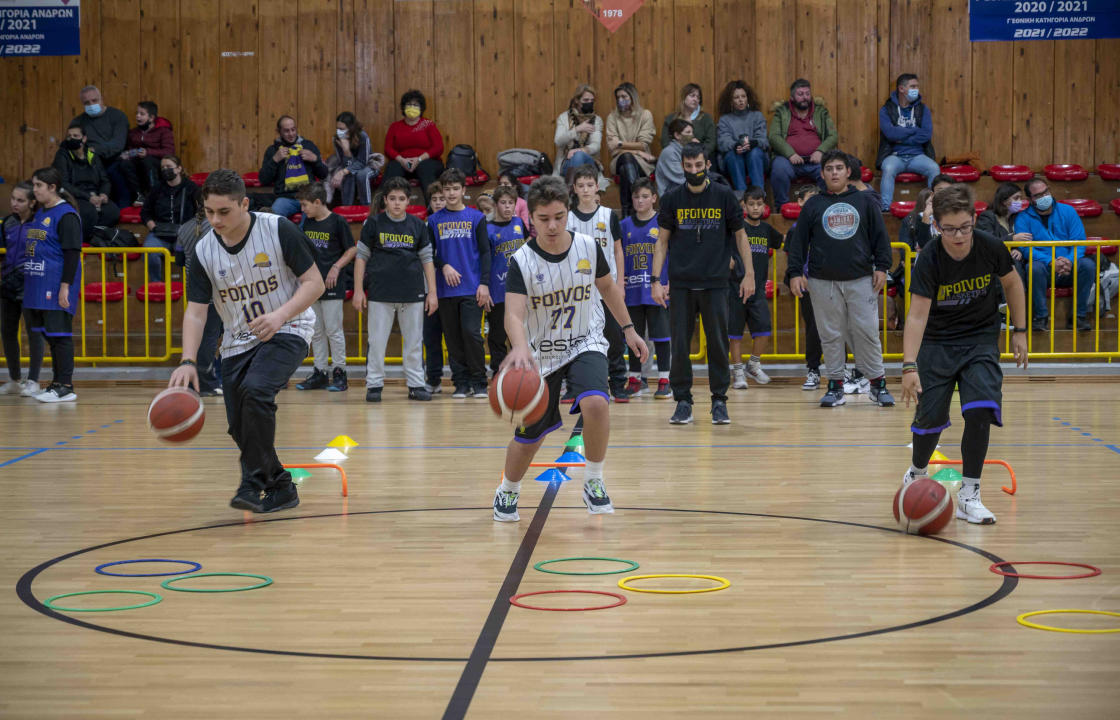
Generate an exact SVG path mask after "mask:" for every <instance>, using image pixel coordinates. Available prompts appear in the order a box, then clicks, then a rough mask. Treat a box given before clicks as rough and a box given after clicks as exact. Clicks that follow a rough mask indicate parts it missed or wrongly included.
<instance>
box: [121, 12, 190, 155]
mask: <svg viewBox="0 0 1120 720" xmlns="http://www.w3.org/2000/svg"><path fill="white" fill-rule="evenodd" d="M181 45H182V35H181V33H180V32H179V3H176V2H168V0H142V1H141V3H140V97H139V98H138V100H151V101H152V102H154V103H155V104H156V105H158V106H159V114H160V116H161V117H165V118H167V119H168V120H170V121H171V125H172V129H173V130H174V131H175V132H176V133H178V132H179V126H180V124H181V115H180V107H181V105H182V99H181V96H180V94H179V93H180V87H181V83H180V80H179V71H180V47H181ZM121 110H123V111H124V112H125V114H127V115H128V116H129V118H130V120H132V123H134V122H135V118H134V115H135V107H133V106H129V107H122V108H121ZM132 123H130V124H132Z"/></svg>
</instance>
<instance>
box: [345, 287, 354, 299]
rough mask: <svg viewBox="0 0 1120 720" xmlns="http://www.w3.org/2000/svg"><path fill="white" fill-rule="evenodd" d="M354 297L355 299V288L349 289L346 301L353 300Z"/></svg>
mask: <svg viewBox="0 0 1120 720" xmlns="http://www.w3.org/2000/svg"><path fill="white" fill-rule="evenodd" d="M353 297H354V289H353V288H351V289H349V290H347V291H346V299H347V300H350V299H351V298H353Z"/></svg>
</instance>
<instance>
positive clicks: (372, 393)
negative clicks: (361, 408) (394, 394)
mask: <svg viewBox="0 0 1120 720" xmlns="http://www.w3.org/2000/svg"><path fill="white" fill-rule="evenodd" d="M366 402H381V388H366Z"/></svg>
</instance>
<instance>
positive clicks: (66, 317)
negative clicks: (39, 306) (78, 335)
mask: <svg viewBox="0 0 1120 720" xmlns="http://www.w3.org/2000/svg"><path fill="white" fill-rule="evenodd" d="M23 322H24V324H25V325H26V326H27V330H28V331H29V332H31V331H37V332H41V333H43V334H44V335H46V336H47V337H49V338H52V337H72V336H73V335H74V316H73V315H71V314H70V313H68V312H66V311H65V310H33V309H31V308H28V307H25V308H24V309H23Z"/></svg>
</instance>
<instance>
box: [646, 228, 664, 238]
mask: <svg viewBox="0 0 1120 720" xmlns="http://www.w3.org/2000/svg"><path fill="white" fill-rule="evenodd" d="M660 234H661V228H650V229H649V236H650V237H651V238H655V237H657V236H658V235H660Z"/></svg>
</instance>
